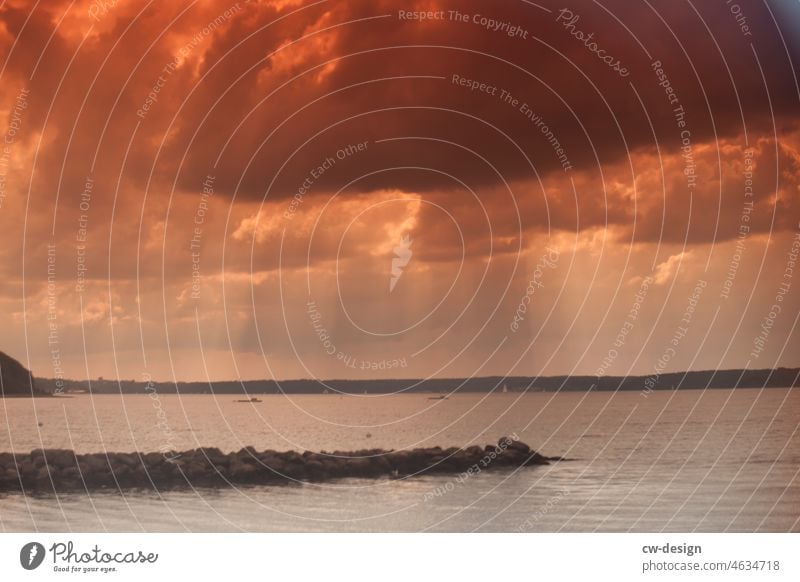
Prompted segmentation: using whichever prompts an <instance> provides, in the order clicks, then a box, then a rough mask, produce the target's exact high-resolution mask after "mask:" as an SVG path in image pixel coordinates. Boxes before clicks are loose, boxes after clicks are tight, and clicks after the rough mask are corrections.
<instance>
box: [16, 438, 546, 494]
mask: <svg viewBox="0 0 800 582" xmlns="http://www.w3.org/2000/svg"><path fill="white" fill-rule="evenodd" d="M553 460H560V459H558V458H557V457H551V458H548V457H544V456H542V455H540V454H539V453H537V452H536V451H533V450H531V448H530V447H529V446H528V445H526V444H525V443H522V442H519V441H516V440H512V439H510V438H508V437H503V438H502V439H500V441H499V442H498V443H497V445H496V446H494V445H488V446H486V447H483V448H482V447H478V446H473V447H468V448H466V449H459V448H456V447H453V448H448V449H442V448H441V447H433V448H425V449H413V450H408V451H385V450H382V449H370V450H361V451H351V452H339V451H336V452H333V453H325V452H322V453H312V452H310V451H306V452H304V453H298V452H295V451H286V452H277V451H272V450H266V451H261V452H258V451H256V450H255V449H254V448H253V447H247V448H244V449H241V450H240V451H237V452H235V453H228V454H226V453H223V452H222V451H220V450H219V449H216V448H202V449H194V450H191V451H184V452H181V453H174V452H171V453H166V454H162V453H146V454H145V453H94V454H85V455H76V454H75V453H74V452H73V451H70V450H64V449H37V450H34V451H32V452H31V453H30V454H28V455H14V454H12V453H0V491H27V490H36V491H48V490H49V491H62V490H74V489H80V490H83V489H85V490H96V489H103V488H108V489H137V488H150V489H153V488H155V489H172V488H181V487H224V486H227V485H255V484H281V483H291V482H303V481H305V482H318V481H327V480H330V479H341V478H348V477H349V478H353V477H355V478H379V477H390V478H391V477H407V476H413V475H418V474H423V473H424V474H442V473H450V474H454V473H466V474H469V475H475V474H478V473H480V472H482V471H486V470H494V469H502V468H506V469H508V468H518V467H524V466H531V465H546V464H548V462H549V461H553Z"/></svg>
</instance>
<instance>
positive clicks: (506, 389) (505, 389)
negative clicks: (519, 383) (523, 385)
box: [503, 384, 508, 394]
mask: <svg viewBox="0 0 800 582" xmlns="http://www.w3.org/2000/svg"><path fill="white" fill-rule="evenodd" d="M506 392H508V386H506V385H505V384H503V394H505V393H506Z"/></svg>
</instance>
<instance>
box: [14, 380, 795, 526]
mask: <svg viewBox="0 0 800 582" xmlns="http://www.w3.org/2000/svg"><path fill="white" fill-rule="evenodd" d="M260 398H261V400H262V402H261V403H257V404H245V403H238V402H235V400H236V399H237V398H236V397H235V396H228V395H226V396H213V395H192V396H181V397H178V396H168V395H165V396H161V397H160V399H159V402H158V404H159V405H160V407H161V409H162V410H163V416H162V417H161V420H162V422H161V423H160V425H159V417H158V416H157V414H156V412H157V410H156V408H154V406H153V400H152V399H151V398H149V397H147V396H125V397H119V396H94V397H91V396H89V395H82V396H76V397H73V398H69V399H36V400H28V399H6V400H5V401H0V407H2V411H0V419H2V420H1V421H2V423H3V424H4V425H5V426H4V427H3V428H2V430H0V450H2V451H8V450H14V451H18V452H27V451H30V450H31V449H33V448H39V447H48V448H56V447H59V448H73V449H75V450H76V451H79V452H97V451H104V450H106V451H133V450H146V451H154V450H159V449H160V448H161V447H162V446H163V445H164V444H169V445H171V446H174V448H176V449H178V450H181V449H188V448H194V447H197V446H216V447H219V448H221V449H223V450H225V451H231V450H238V449H239V448H241V447H243V446H247V445H253V446H255V447H256V448H257V449H267V448H273V449H281V450H283V449H312V450H328V451H332V450H354V449H361V448H378V447H380V448H385V449H391V448H394V449H399V448H409V447H417V446H434V445H441V446H467V445H471V444H480V445H483V444H487V443H490V442H496V440H497V439H498V438H499V437H501V436H503V435H506V434H513V433H516V435H517V436H518V437H519V438H520V439H521V440H523V441H525V442H527V443H528V444H530V445H531V446H532V447H534V448H536V449H537V450H539V451H540V452H542V453H543V454H545V455H562V456H566V457H569V458H570V459H573V460H571V461H569V462H562V463H557V464H554V465H551V466H549V467H535V468H526V469H521V470H518V471H504V472H483V473H481V474H479V475H476V476H473V477H470V478H467V479H460V480H459V479H458V476H456V475H454V476H436V477H421V478H413V479H405V480H388V479H382V480H376V481H372V480H370V481H363V480H345V481H339V482H331V483H325V484H314V485H308V484H306V485H294V486H285V487H248V488H239V489H229V490H208V489H205V490H195V491H192V490H188V491H171V492H162V493H161V494H156V493H154V492H126V493H125V494H124V495H123V494H120V493H111V492H101V493H98V492H94V493H92V494H91V495H89V494H65V495H61V496H59V497H58V498H56V497H54V496H53V495H49V496H39V495H37V496H27V497H25V496H22V495H19V494H11V495H1V494H0V526H2V529H3V530H5V531H29V530H34V529H38V530H42V531H65V530H73V531H95V530H99V531H104V530H109V531H142V530H144V531H184V530H190V531H239V530H244V531H419V530H426V529H429V530H437V531H438V530H443V531H472V530H478V531H518V530H525V531H594V530H599V531H627V530H638V531H654V530H655V531H660V530H666V531H693V530H697V531H723V530H730V531H797V530H798V529H799V526H798V517H800V480H798V477H797V473H798V470H799V469H800V447H798V444H800V443H798V440H800V435H798V434H797V431H796V428H797V426H798V419H799V418H800V392H798V391H797V390H794V391H791V390H782V389H769V390H762V391H759V390H741V389H740V390H735V391H733V390H709V391H706V392H702V391H677V392H655V393H653V394H650V395H649V396H647V397H646V398H645V397H643V396H642V395H640V394H639V393H638V392H637V393H619V394H613V393H603V392H595V393H563V394H552V393H538V394H528V395H524V396H520V395H518V394H495V395H490V396H486V395H477V394H475V395H457V396H452V397H450V398H449V399H448V400H435V401H433V400H429V399H428V398H427V396H426V395H399V396H387V397H367V398H364V397H341V396H337V395H326V396H298V397H293V398H291V399H290V398H287V397H284V396H262V397H260ZM164 419H166V423H165V422H163V420H164ZM40 424H41V426H40ZM368 435H369V436H368Z"/></svg>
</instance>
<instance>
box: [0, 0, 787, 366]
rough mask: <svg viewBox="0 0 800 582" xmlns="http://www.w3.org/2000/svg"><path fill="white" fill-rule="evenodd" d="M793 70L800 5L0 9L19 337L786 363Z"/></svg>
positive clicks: (342, 355) (3, 229)
mask: <svg viewBox="0 0 800 582" xmlns="http://www.w3.org/2000/svg"><path fill="white" fill-rule="evenodd" d="M423 17H424V18H423ZM798 62H800V3H797V2H789V1H775V2H756V1H752V2H750V1H745V0H741V1H740V2H739V3H738V4H736V3H734V2H725V1H724V0H720V1H715V2H684V1H683V0H680V1H678V2H675V1H672V0H670V1H666V0H661V1H644V0H643V1H641V2H638V1H636V2H631V1H630V0H626V1H621V0H616V1H608V0H602V1H601V2H591V1H584V0H576V1H570V2H569V3H568V4H564V3H552V2H550V1H549V0H542V1H541V2H528V1H527V0H503V1H493V2H487V1H483V2H480V1H475V0H458V1H456V0H453V1H450V2H440V1H434V0H425V1H423V0H417V1H402V2H401V1H394V0H393V1H387V0H370V1H350V0H348V1H334V0H330V1H325V0H322V1H311V2H307V1H293V0H274V1H269V0H261V1H255V0H254V1H249V2H247V1H244V0H242V1H241V2H238V3H228V2H227V1H222V0H220V1H203V0H199V1H196V2H139V1H127V0H119V1H117V2H112V1H106V2H100V1H99V0H95V1H93V2H90V1H85V0H79V1H74V2H66V1H61V0H48V1H47V2H33V1H20V0H10V1H9V0H6V1H3V2H0V119H2V120H4V121H3V122H2V125H0V132H2V133H3V134H4V136H5V137H4V142H3V144H2V148H3V149H0V254H1V255H2V260H0V269H2V277H3V280H4V284H3V286H2V287H1V288H0V289H2V291H1V292H0V293H1V294H0V301H2V313H3V316H2V326H0V350H1V351H4V352H6V353H8V354H10V355H12V356H14V357H16V358H17V359H19V360H20V361H21V362H22V363H23V364H25V365H27V366H29V367H30V368H31V369H32V370H33V372H34V374H35V375H36V376H40V377H56V376H62V375H63V376H64V377H68V378H87V377H89V378H96V377H98V376H103V377H106V378H122V379H129V378H132V379H139V380H140V379H142V378H143V377H144V375H152V377H154V378H157V379H162V380H172V379H177V380H205V379H211V380H218V379H235V378H243V379H256V378H276V379H284V378H310V377H317V378H387V377H429V376H436V377H456V376H459V377H460V376H473V375H474V376H486V375H535V374H544V375H555V374H590V375H597V374H607V375H625V374H652V373H654V372H657V371H676V370H684V369H714V368H741V367H749V368H770V367H775V366H798V365H800V350H798V347H800V341H798V329H797V325H798V314H799V313H800V271H798V268H797V266H796V264H795V261H796V260H797V253H798V250H800V86H799V85H798V75H799V73H798V66H797V63H798Z"/></svg>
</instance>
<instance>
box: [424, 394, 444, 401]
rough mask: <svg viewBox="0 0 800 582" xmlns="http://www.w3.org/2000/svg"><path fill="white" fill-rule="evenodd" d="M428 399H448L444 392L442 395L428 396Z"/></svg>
mask: <svg viewBox="0 0 800 582" xmlns="http://www.w3.org/2000/svg"><path fill="white" fill-rule="evenodd" d="M428 400H447V396H445V395H444V394H442V395H441V396H428Z"/></svg>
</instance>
